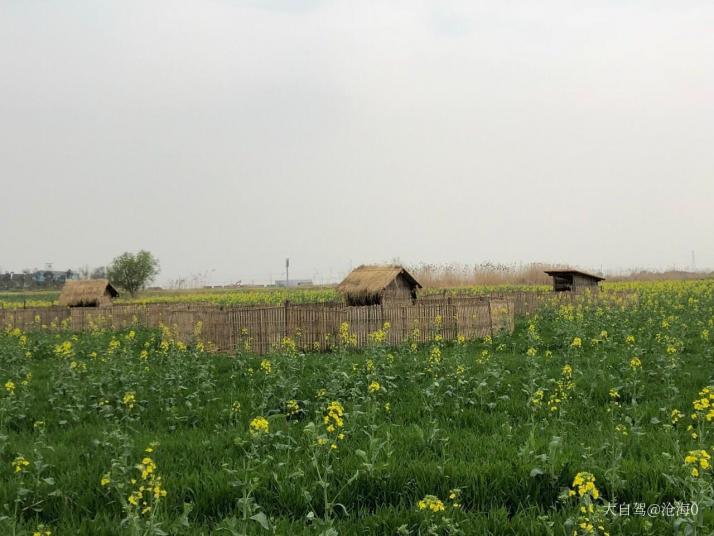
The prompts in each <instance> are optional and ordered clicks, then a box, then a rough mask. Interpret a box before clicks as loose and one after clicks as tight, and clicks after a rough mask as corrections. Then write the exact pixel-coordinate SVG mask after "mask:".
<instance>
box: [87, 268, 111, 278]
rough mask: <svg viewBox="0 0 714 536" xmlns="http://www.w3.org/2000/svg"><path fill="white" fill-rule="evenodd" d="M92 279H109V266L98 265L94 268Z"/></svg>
mask: <svg viewBox="0 0 714 536" xmlns="http://www.w3.org/2000/svg"><path fill="white" fill-rule="evenodd" d="M91 279H107V268H106V267H105V266H98V267H97V268H95V269H94V270H92V275H91Z"/></svg>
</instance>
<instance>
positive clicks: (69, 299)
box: [59, 279, 119, 307]
mask: <svg viewBox="0 0 714 536" xmlns="http://www.w3.org/2000/svg"><path fill="white" fill-rule="evenodd" d="M117 296H119V293H118V292H117V291H116V289H115V288H114V287H113V286H111V284H110V283H109V281H108V280H106V279H87V280H84V281H75V280H70V281H66V282H65V284H64V287H62V294H60V297H59V304H60V305H63V306H69V307H94V306H98V305H106V304H109V303H110V302H111V299H112V298H116V297H117Z"/></svg>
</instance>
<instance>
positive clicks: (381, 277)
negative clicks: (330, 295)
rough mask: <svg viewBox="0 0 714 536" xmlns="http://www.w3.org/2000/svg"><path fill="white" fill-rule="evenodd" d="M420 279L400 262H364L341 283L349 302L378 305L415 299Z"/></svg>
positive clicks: (346, 299) (343, 293) (340, 289)
mask: <svg viewBox="0 0 714 536" xmlns="http://www.w3.org/2000/svg"><path fill="white" fill-rule="evenodd" d="M419 288H421V285H420V284H419V282H418V281H417V280H416V279H414V277H412V275H411V274H410V273H409V272H407V271H406V270H405V269H404V268H402V267H401V266H395V265H388V266H365V265H362V266H360V267H359V268H355V269H354V270H352V272H350V274H349V275H348V276H347V277H346V278H345V279H344V281H342V283H340V284H339V285H338V287H337V290H338V291H339V292H340V293H342V295H343V296H344V298H345V302H346V303H347V305H378V304H381V303H386V302H392V303H393V302H408V303H411V302H413V301H414V300H416V292H417V289H419Z"/></svg>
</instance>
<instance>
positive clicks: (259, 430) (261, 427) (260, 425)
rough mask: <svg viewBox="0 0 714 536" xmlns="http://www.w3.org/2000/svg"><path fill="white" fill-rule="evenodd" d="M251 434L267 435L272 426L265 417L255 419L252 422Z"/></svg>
mask: <svg viewBox="0 0 714 536" xmlns="http://www.w3.org/2000/svg"><path fill="white" fill-rule="evenodd" d="M249 426H250V433H251V434H253V435H261V434H267V433H268V432H269V431H270V424H268V419H266V418H265V417H255V418H254V419H253V420H251V421H250V425H249Z"/></svg>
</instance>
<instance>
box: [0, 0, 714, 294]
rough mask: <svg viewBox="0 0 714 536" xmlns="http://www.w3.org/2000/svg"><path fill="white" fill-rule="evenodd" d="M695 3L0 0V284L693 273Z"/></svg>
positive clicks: (712, 77)
mask: <svg viewBox="0 0 714 536" xmlns="http://www.w3.org/2000/svg"><path fill="white" fill-rule="evenodd" d="M712 28H714V4H713V3H711V2H709V1H688V2H671V1H657V0H652V1H639V0H627V1H622V0H618V1H605V0H599V1H590V2H588V1H582V2H572V1H571V0H567V1H566V0H563V1H548V0H546V1H543V2H532V1H530V0H524V1H515V0H497V1H491V2H483V1H474V0H468V1H466V0H465V1H453V2H449V1H444V0H437V1H427V0H395V1H387V0H382V1H371V0H360V1H358V2H357V1H341V0H335V1H331V0H293V1H289V0H202V1H197V0H194V1H188V0H165V1H161V0H154V1H151V2H147V1H145V0H140V1H134V0H121V1H119V0H115V1H105V0H92V1H91V2H88V1H84V2H78V1H74V0H61V1H58V0H43V1H40V0H33V1H27V0H0V192H1V193H0V196H1V198H2V202H1V203H0V229H1V230H2V231H1V232H0V269H2V270H8V271H10V270H14V271H19V270H21V269H23V268H35V267H38V268H42V267H44V265H45V263H48V262H51V263H52V265H53V267H54V268H55V269H66V268H75V267H78V266H82V265H89V266H98V265H105V264H107V263H108V262H110V261H111V259H112V258H113V257H115V256H117V255H119V254H120V253H122V252H124V251H137V250H139V249H146V250H149V251H151V252H152V253H154V254H155V255H156V256H157V257H158V258H159V259H160V262H161V268H162V271H161V274H160V276H159V278H158V282H159V283H160V284H166V283H167V282H170V281H172V280H175V279H178V278H190V277H192V276H195V275H196V274H201V279H202V280H205V282H207V283H214V284H218V283H229V282H235V281H239V280H240V281H243V282H251V281H255V282H269V281H271V280H273V279H279V278H283V274H284V272H283V270H284V263H285V258H286V257H289V258H290V264H291V272H290V276H291V277H300V278H312V279H315V280H316V281H325V280H336V279H339V278H340V277H341V276H342V275H344V274H345V272H346V271H348V270H349V268H350V267H352V266H357V265H359V264H362V263H374V262H390V261H393V260H398V261H399V262H402V263H405V264H417V263H437V264H439V263H451V262H454V263H462V264H463V263H466V264H472V263H480V262H483V261H492V262H500V263H518V262H531V261H538V262H553V263H563V264H572V265H576V266H580V267H584V268H586V267H587V268H595V269H601V268H602V269H603V270H606V271H607V270H622V269H627V268H636V267H645V268H662V269H665V268H671V267H677V268H688V267H690V265H691V258H692V252H695V255H696V261H695V262H696V267H697V268H700V269H702V268H710V269H714V232H713V231H714V210H712V207H713V206H714V151H713V150H712V146H713V145H714V143H713V142H714V98H712V96H713V95H714V32H713V31H712Z"/></svg>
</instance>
